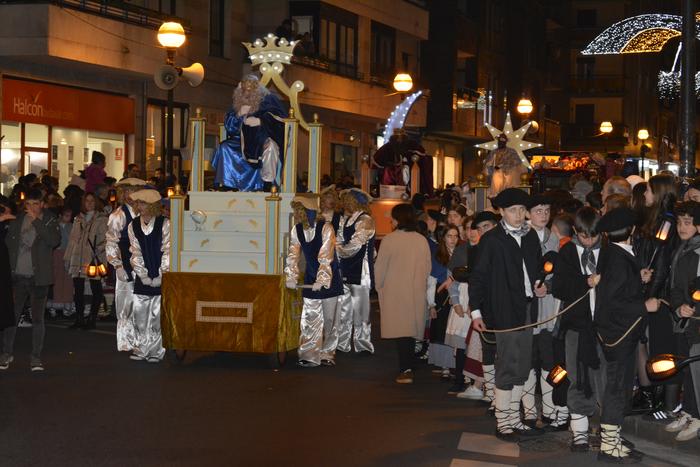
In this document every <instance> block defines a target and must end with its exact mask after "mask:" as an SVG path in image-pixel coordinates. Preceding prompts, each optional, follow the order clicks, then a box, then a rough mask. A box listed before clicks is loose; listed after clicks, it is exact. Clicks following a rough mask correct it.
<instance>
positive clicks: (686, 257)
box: [666, 201, 700, 441]
mask: <svg viewBox="0 0 700 467" xmlns="http://www.w3.org/2000/svg"><path fill="white" fill-rule="evenodd" d="M676 219H677V224H676V225H677V231H678V237H679V238H680V240H681V244H680V246H679V247H678V250H677V251H676V254H675V255H674V257H673V262H672V265H671V278H670V280H669V282H670V284H669V286H670V291H671V292H670V297H671V300H670V303H671V309H672V310H673V317H674V321H675V326H674V329H675V331H676V333H680V335H679V337H680V339H679V341H680V342H679V350H680V354H681V355H688V356H691V357H693V356H696V355H700V319H699V318H700V307H699V306H698V303H697V302H696V301H694V300H693V297H692V293H691V292H693V291H694V290H697V288H698V287H699V286H700V284H698V279H697V278H698V277H700V204H698V203H696V202H694V201H686V202H684V203H681V204H680V205H679V206H678V207H677V208H676ZM677 335H678V334H677ZM682 376H683V410H682V411H681V412H680V414H679V416H678V417H677V418H676V419H675V420H674V421H672V422H671V423H669V424H668V425H666V431H669V432H677V433H678V434H677V435H676V441H689V440H691V439H695V438H696V435H697V432H698V430H700V409H699V407H700V363H691V364H690V365H689V366H688V368H686V370H685V371H684V372H683V373H682Z"/></svg>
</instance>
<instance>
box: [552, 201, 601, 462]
mask: <svg viewBox="0 0 700 467" xmlns="http://www.w3.org/2000/svg"><path fill="white" fill-rule="evenodd" d="M599 221H600V215H599V214H598V212H597V211H596V210H595V209H594V208H592V207H583V208H581V209H580V210H579V211H578V213H576V218H575V220H574V231H575V236H574V237H573V238H572V240H571V241H570V242H569V243H567V244H566V245H564V246H563V247H562V248H561V250H560V251H559V255H558V256H557V259H556V263H555V267H554V277H553V278H552V289H553V295H554V297H555V298H558V299H559V300H561V302H562V303H561V306H562V309H564V308H567V307H569V306H571V305H573V303H574V302H576V300H578V299H579V298H580V297H582V296H584V295H585V294H588V297H587V298H584V299H583V300H581V301H579V302H578V303H577V304H576V305H573V308H571V309H570V310H569V311H567V312H566V313H565V314H564V315H562V316H561V318H560V324H559V333H560V334H562V335H563V336H564V341H565V348H566V371H567V373H568V377H569V382H570V384H569V388H568V391H567V407H568V408H569V412H570V414H571V420H570V422H569V426H570V429H571V433H572V440H571V446H570V448H571V451H572V452H586V451H588V450H589V443H588V417H592V416H594V415H595V414H596V413H597V411H598V406H599V402H600V396H601V395H602V384H603V380H602V376H601V368H600V361H601V357H602V355H600V356H599V347H598V345H597V338H596V335H595V331H594V328H593V314H594V312H595V289H594V287H595V282H594V279H593V278H594V276H595V275H596V274H597V271H598V267H597V265H598V264H599V263H600V257H601V254H602V253H601V252H602V250H603V245H602V241H601V236H600V234H599V233H598V230H597V227H598V222H599ZM589 291H590V292H589Z"/></svg>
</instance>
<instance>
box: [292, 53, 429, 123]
mask: <svg viewBox="0 0 700 467" xmlns="http://www.w3.org/2000/svg"><path fill="white" fill-rule="evenodd" d="M292 62H293V65H292V66H288V67H286V69H285V72H284V74H285V79H286V81H287V82H288V83H293V82H294V81H296V80H300V81H302V82H303V83H304V85H305V90H304V92H303V93H301V94H300V95H299V99H300V101H301V102H302V103H303V104H306V105H310V106H315V107H321V108H325V109H329V110H335V111H339V112H346V113H349V114H355V115H361V116H363V117H367V118H372V119H378V120H386V119H387V118H389V115H390V114H391V112H392V111H393V110H394V108H395V107H396V106H397V105H398V104H399V103H400V102H401V97H400V96H398V95H396V94H394V91H393V89H390V88H391V84H390V82H388V81H386V80H385V79H383V78H381V77H373V76H370V75H369V74H364V73H360V72H358V71H357V69H355V68H354V67H349V66H347V65H342V64H337V63H333V62H329V61H325V60H323V59H321V58H318V57H297V56H295V57H294V58H293V59H292ZM419 89H421V88H420V87H419V85H418V83H414V88H413V90H414V91H417V90H419ZM426 111H427V106H426V101H425V99H419V100H418V101H417V102H416V103H415V104H414V105H413V110H412V111H411V113H410V114H409V116H408V117H407V124H408V125H411V126H421V127H422V126H425V125H426V123H425V122H426Z"/></svg>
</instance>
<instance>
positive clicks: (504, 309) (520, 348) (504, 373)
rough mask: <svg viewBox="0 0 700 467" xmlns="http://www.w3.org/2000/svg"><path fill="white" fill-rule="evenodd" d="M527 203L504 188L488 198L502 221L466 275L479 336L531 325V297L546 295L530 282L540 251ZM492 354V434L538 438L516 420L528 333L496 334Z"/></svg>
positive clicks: (541, 286)
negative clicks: (494, 355)
mask: <svg viewBox="0 0 700 467" xmlns="http://www.w3.org/2000/svg"><path fill="white" fill-rule="evenodd" d="M529 201H530V197H529V195H528V194H527V193H525V192H524V191H523V190H520V189H518V188H508V189H505V190H503V191H502V192H501V193H499V194H498V196H496V197H495V198H494V199H493V200H492V204H493V205H494V206H497V207H498V210H499V212H500V214H501V216H502V220H501V222H500V224H499V225H498V226H497V227H495V228H494V229H493V230H491V231H489V232H487V233H486V234H485V235H484V236H483V237H482V238H481V240H480V242H479V256H478V260H477V263H476V267H475V268H474V270H473V271H472V272H471V274H470V276H469V280H470V284H469V285H470V287H469V307H470V309H471V310H472V311H471V317H472V322H473V323H472V325H473V326H474V329H476V330H477V331H479V332H484V331H485V330H486V329H487V328H488V329H498V330H505V329H510V328H514V327H518V326H522V325H525V324H529V323H532V322H533V321H532V320H533V314H536V308H533V307H532V303H533V299H534V298H535V297H544V296H545V295H546V294H547V287H546V286H545V285H544V284H539V285H537V286H536V284H535V280H536V279H537V277H538V276H539V271H540V269H541V267H542V250H541V248H540V242H539V238H538V237H537V234H536V233H535V232H534V231H533V230H531V229H530V226H529V225H528V224H527V223H526V222H525V215H526V212H527V208H526V206H527V205H528V204H529ZM496 352H497V361H498V364H497V365H496V391H495V400H496V420H497V429H496V436H497V437H499V438H500V439H502V440H505V441H509V442H517V441H518V440H519V439H520V436H531V435H533V434H541V430H539V429H533V428H530V427H528V426H526V425H524V424H523V423H522V421H521V419H520V399H521V398H522V394H523V385H524V384H525V381H527V378H528V375H529V373H530V364H531V363H532V329H531V328H528V329H524V330H520V331H511V332H501V333H497V334H496Z"/></svg>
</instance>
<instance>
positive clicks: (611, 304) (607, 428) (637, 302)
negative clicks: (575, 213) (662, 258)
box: [593, 207, 659, 464]
mask: <svg viewBox="0 0 700 467" xmlns="http://www.w3.org/2000/svg"><path fill="white" fill-rule="evenodd" d="M636 221H637V216H636V214H635V212H634V211H633V210H632V209H630V208H627V207H622V208H617V209H613V210H611V211H610V212H607V213H606V214H605V215H604V216H603V217H602V218H601V219H600V222H598V229H597V230H598V232H602V233H606V234H607V238H608V242H609V246H608V247H607V249H606V250H605V251H604V253H605V254H604V255H603V256H602V257H601V258H600V261H599V264H598V270H599V272H600V280H599V281H598V279H597V278H595V277H594V278H593V283H594V284H595V283H597V286H596V291H595V292H596V306H595V316H594V318H593V323H594V325H595V329H596V332H597V334H598V339H599V345H600V346H601V349H602V353H603V357H604V360H605V362H604V367H605V368H604V370H603V371H602V372H603V378H604V380H605V383H604V387H603V391H602V395H601V396H602V401H601V405H602V411H601V417H600V441H601V444H600V452H599V453H598V460H599V461H602V462H608V463H617V464H632V463H637V462H640V461H641V459H642V454H641V453H640V452H638V451H636V450H634V449H632V448H631V447H628V446H627V445H626V444H628V443H624V442H623V439H622V437H621V435H620V431H621V428H622V422H623V421H624V419H625V407H626V405H627V402H628V401H629V400H631V398H632V389H633V386H634V374H635V368H636V361H635V358H636V352H637V345H638V342H639V337H640V334H641V333H642V332H643V326H641V320H642V319H643V317H644V316H645V314H646V312H649V313H654V312H656V311H657V310H658V308H659V300H658V299H656V298H650V299H648V300H646V301H645V300H644V292H643V288H642V278H641V277H640V275H641V269H642V268H641V265H640V264H639V260H638V259H637V257H635V254H634V249H633V247H632V243H631V236H632V233H633V232H634V228H635V223H636Z"/></svg>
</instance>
